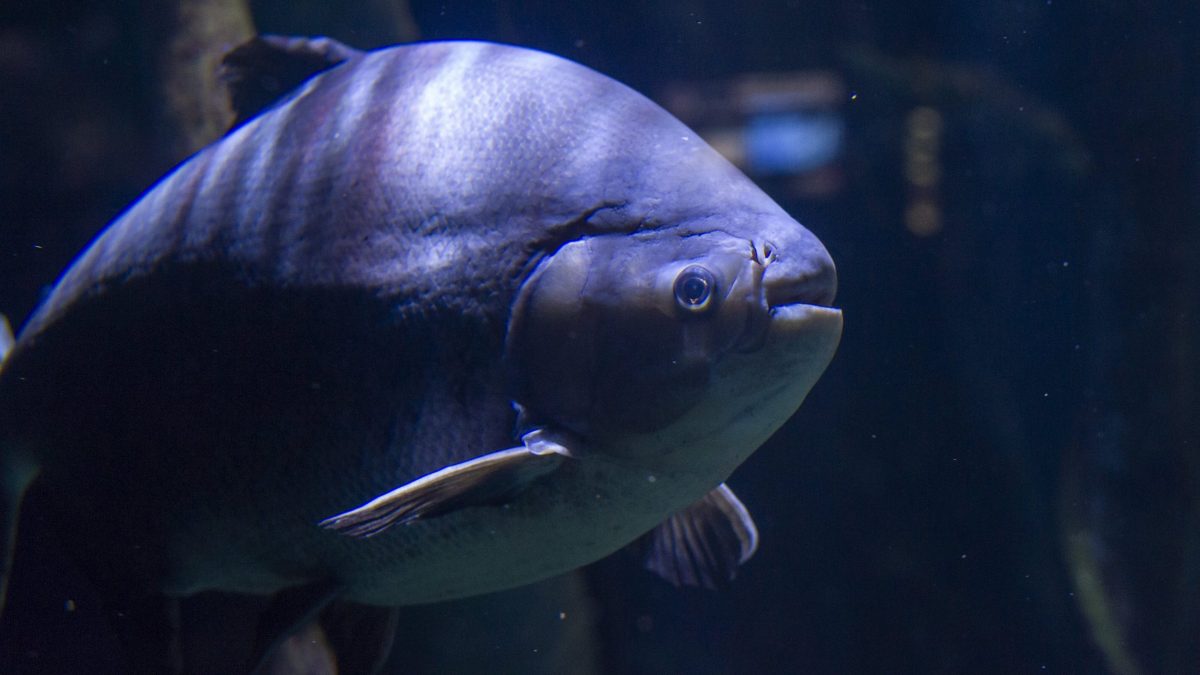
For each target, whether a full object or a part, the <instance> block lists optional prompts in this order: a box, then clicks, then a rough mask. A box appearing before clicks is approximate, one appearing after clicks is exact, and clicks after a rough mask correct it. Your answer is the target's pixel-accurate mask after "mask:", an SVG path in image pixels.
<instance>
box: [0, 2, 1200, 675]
mask: <svg viewBox="0 0 1200 675" xmlns="http://www.w3.org/2000/svg"><path fill="white" fill-rule="evenodd" d="M187 4H188V3H174V2H162V3H153V2H109V3H96V2H82V1H76V2H69V1H65V0H46V1H45V2H37V3H35V2H8V3H4V5H3V6H0V92H2V93H0V312H3V313H5V314H7V315H8V316H9V317H10V318H13V319H14V320H15V321H19V319H20V318H21V317H24V316H26V315H27V314H28V313H29V312H30V311H31V310H32V308H33V307H34V305H35V304H36V303H37V301H38V299H39V297H40V295H41V293H42V292H43V291H44V289H45V288H46V287H47V285H48V284H50V283H52V281H53V280H54V278H55V277H56V275H57V274H58V272H59V271H61V269H62V268H63V267H64V266H65V265H66V264H67V262H68V261H69V260H70V259H71V258H72V256H73V255H74V254H75V253H76V252H77V251H78V250H80V249H81V248H82V247H83V246H84V245H85V244H86V242H87V241H88V240H89V239H90V238H91V237H92V236H93V235H94V234H95V233H96V232H97V231H98V230H99V229H100V228H101V227H102V226H103V225H104V224H105V223H106V222H107V221H109V220H110V219H111V218H112V217H113V216H115V215H116V214H117V213H118V212H119V211H120V210H121V209H122V208H123V207H124V206H125V205H126V204H127V203H129V202H130V201H132V200H133V199H135V198H136V197H137V196H138V195H139V194H140V193H141V192H142V191H143V190H144V189H145V188H147V187H148V186H149V185H151V184H152V183H153V181H154V180H156V179H157V178H158V177H159V176H160V175H161V174H162V173H163V172H165V171H166V170H167V169H168V168H169V167H170V166H172V165H173V164H175V163H177V162H178V161H180V160H181V159H182V158H183V157H185V156H186V154H187V153H188V147H187V143H186V142H185V141H181V140H180V139H181V131H180V124H179V121H178V115H177V114H176V113H172V112H171V111H170V110H168V109H167V106H166V105H165V104H164V93H163V79H164V72H165V71H164V68H166V67H167V66H168V65H169V64H170V62H171V59H172V58H176V59H177V58H182V57H179V56H178V55H177V56H175V57H172V56H171V55H170V54H171V53H170V51H169V49H167V47H166V45H167V44H168V41H169V39H170V37H171V36H172V35H174V34H175V31H176V30H177V24H175V23H173V21H175V20H176V19H177V15H176V14H175V13H174V12H176V11H177V7H178V6H185V5H187ZM238 4H240V3H235V2H228V3H225V5H228V6H235V5H238ZM250 5H251V9H252V10H253V21H254V23H255V25H256V26H257V28H258V29H259V30H261V31H263V32H277V33H287V34H310V35H312V34H327V35H332V36H334V37H337V38H339V39H341V40H343V41H346V42H348V43H350V44H352V45H355V46H359V47H374V46H379V45H383V44H389V43H393V42H397V41H404V40H411V39H414V38H416V37H420V38H422V39H437V38H450V37H469V38H481V39H491V40H499V41H505V42H511V43H516V44H520V45H525V46H531V47H536V48H539V49H543V50H546V51H550V52H553V53H556V54H560V55H563V56H566V57H568V58H571V59H574V60H577V61H580V62H582V63H584V64H586V65H589V66H591V67H593V68H596V69H597V70H600V71H601V72H604V73H606V74H608V75H610V76H612V77H615V78H616V79H619V80H621V81H624V82H626V83H628V84H630V85H631V86H633V87H634V88H636V89H638V90H640V91H642V92H644V93H647V94H648V95H650V96H651V97H652V98H656V99H658V100H659V101H660V102H664V103H667V104H670V102H671V101H674V100H677V99H676V98H673V97H674V96H675V95H676V94H678V93H679V92H680V91H682V92H684V93H685V94H686V93H687V92H693V93H694V92H705V91H729V87H736V83H738V82H746V81H747V80H746V78H748V77H750V78H753V77H756V76H761V75H762V74H764V73H765V74H771V73H774V74H776V75H779V74H786V75H789V76H793V77H797V78H799V80H797V81H798V82H801V84H799V85H796V87H799V88H800V89H801V90H804V91H813V90H816V91H819V92H823V93H821V94H820V95H814V96H815V99H814V100H815V103H814V102H813V100H808V102H807V103H803V104H802V107H804V106H807V108H805V109H804V110H803V111H802V112H803V115H802V116H801V118H800V119H801V122H803V123H804V124H802V125H801V127H800V129H801V131H803V132H804V133H808V134H810V135H811V134H813V133H816V132H815V131H814V129H816V130H820V129H824V130H825V131H826V132H828V133H827V135H829V134H832V135H831V136H830V137H829V138H825V140H826V141H828V142H829V143H832V144H833V147H834V152H833V154H832V155H828V156H823V157H819V158H816V159H813V158H812V157H810V158H809V159H811V160H812V162H810V163H808V164H805V165H804V166H803V167H801V168H799V169H796V167H792V168H793V169H796V170H788V169H786V168H785V169H782V170H781V169H779V168H778V167H775V168H774V169H772V168H770V167H765V168H763V167H760V168H762V170H761V171H759V172H758V173H757V174H755V173H754V172H753V171H752V176H753V177H755V178H756V179H758V180H760V182H761V183H762V184H763V185H764V187H766V188H767V189H768V191H770V192H772V194H773V195H774V196H776V197H777V199H779V201H780V202H781V203H782V204H783V205H784V206H785V208H787V209H788V210H789V211H790V212H791V213H792V214H793V215H795V216H796V217H797V218H798V219H799V220H800V221H801V222H803V223H805V224H806V225H807V226H808V227H809V228H810V229H812V230H813V231H814V232H815V233H816V234H817V235H818V236H819V237H821V239H822V240H823V241H824V242H825V243H826V245H827V246H828V248H829V249H830V251H831V252H832V254H833V256H834V259H835V260H836V261H837V263H838V266H839V273H840V280H841V286H840V293H839V297H838V304H839V305H840V306H841V307H843V308H844V310H845V315H846V331H845V337H844V339H843V342H842V346H841V348H840V351H839V354H838V356H837V358H836V359H835V360H834V363H833V365H832V366H831V367H830V369H829V371H828V373H827V374H826V375H825V377H824V378H823V379H822V380H821V381H820V382H819V383H818V385H817V387H816V388H815V390H814V391H813V393H812V395H811V396H810V397H809V400H808V401H807V402H806V404H805V406H804V407H803V408H802V409H801V411H800V413H799V414H798V415H797V416H796V418H795V419H793V420H792V421H791V422H790V423H789V424H788V425H787V426H786V427H784V429H783V430H782V431H781V432H780V433H779V434H778V435H777V436H776V437H775V438H774V439H772V440H771V441H770V442H769V443H768V444H767V445H766V446H764V447H763V448H762V449H760V450H759V451H758V452H757V453H756V454H755V455H754V456H753V457H752V458H751V459H750V460H749V461H748V462H747V463H746V465H745V466H743V467H742V468H741V469H740V470H739V471H738V473H737V474H735V475H734V477H733V479H732V480H731V481H730V483H731V485H732V486H733V487H734V488H735V489H736V490H737V492H738V494H739V495H740V496H741V497H742V499H743V501H745V503H746V505H747V506H748V507H749V509H750V510H751V512H752V513H753V514H754V516H755V519H756V520H757V522H758V525H759V529H760V532H761V535H762V545H761V547H760V549H759V551H758V553H757V555H756V557H755V558H754V559H753V560H752V561H751V562H750V563H749V564H748V565H747V566H746V567H744V568H743V571H742V574H741V576H740V577H739V579H738V580H737V582H736V583H735V584H734V585H733V587H732V588H731V589H729V590H727V591H724V592H721V593H708V592H701V591H689V590H676V589H673V588H671V587H669V586H667V585H666V584H664V583H662V582H660V581H659V580H657V579H656V578H654V577H652V576H650V575H649V574H646V573H644V572H643V571H641V570H640V569H639V568H638V566H637V564H636V563H635V561H634V560H633V559H632V558H631V557H626V556H622V555H617V556H614V557H613V558H611V559H608V560H605V561H602V562H600V563H598V564H596V565H594V566H592V567H591V568H589V569H588V570H586V571H585V572H584V573H583V574H582V575H577V576H575V577H572V578H571V579H570V580H569V581H566V582H563V583H564V584H565V585H564V586H550V587H545V588H542V589H535V590H530V591H520V592H516V593H510V594H506V595H504V596H501V597H499V598H484V599H479V600H476V601H471V602H466V603H455V604H450V605H446V606H442V607H431V608H422V609H416V610H413V611H412V613H411V614H410V615H409V616H407V617H406V618H405V619H404V628H402V634H401V637H400V640H399V644H398V647H397V654H396V657H395V658H394V659H393V661H394V664H395V665H396V667H397V672H399V668H401V667H403V668H404V669H405V672H456V671H461V672H536V671H537V670H539V669H540V670H544V671H545V672H613V673H662V672H681V673H682V672H688V673H737V672H767V673H775V672H779V673H783V672H814V673H845V672H863V673H876V672H889V673H902V672H919V673H920V672H974V673H984V672H996V673H1040V672H1051V673H1064V672H1066V673H1103V672H1115V673H1160V672H1161V673H1182V672H1200V614H1198V611H1197V610H1198V609H1200V433H1198V432H1200V428H1198V427H1200V421H1198V420H1200V416H1198V414H1197V402H1198V400H1197V385H1198V379H1197V376H1198V375H1200V369H1198V367H1197V359H1198V358H1200V355H1198V346H1200V345H1198V338H1200V283H1197V282H1198V276H1200V222H1198V220H1200V219H1198V217H1197V213H1198V209H1200V135H1198V134H1197V130H1198V129H1200V69H1198V67H1197V63H1198V59H1200V9H1198V7H1200V6H1198V5H1197V4H1196V3H1192V2H1183V1H1182V0H1181V1H1179V2H1164V1H1155V0H1150V1H1148V2H1140V3H1129V2H1111V1H1100V2H1091V3H1086V4H1080V3H1068V2H1058V1H1051V0H1042V1H1036V2H1035V1H1032V0H1005V1H987V2H978V3H963V2H928V3H910V2H882V1H871V2H847V1H845V0H808V1H804V2H799V1H783V0H761V1H758V2H745V3H730V2H718V1H716V0H683V1H679V2H628V1H614V2H595V1H584V0H554V1H547V0H535V1H532V2H515V1H491V2H488V1H485V2H465V1H461V0H460V1H457V2H425V1H421V0H413V1H412V2H409V3H403V2H382V1H376V2H346V3H326V2H320V1H317V0H308V1H305V2H285V1H283V0H261V1H258V2H253V3H250ZM164 64H165V65H164ZM813 78H816V80H814V79H813ZM822 78H825V79H822ZM814 81H819V82H827V83H828V82H832V83H833V84H832V85H829V86H825V87H824V88H822V87H820V86H816V85H813V84H812V82H814ZM805 82H807V83H808V84H803V83H805ZM805 87H808V89H805ZM783 90H788V88H787V87H784V88H783ZM830 92H833V93H832V94H831V93H830ZM802 98H803V97H802ZM806 100H807V99H806ZM677 112H678V113H679V114H680V115H681V116H682V117H683V118H684V121H686V122H688V123H689V124H693V125H694V126H696V128H697V129H698V130H700V131H701V133H702V134H703V133H704V132H705V129H706V127H707V126H713V128H717V127H721V126H722V125H723V126H724V128H726V129H728V128H737V129H743V130H745V129H752V128H755V124H758V123H761V122H763V118H762V117H761V116H760V117H755V114H756V113H755V110H750V111H749V112H747V111H746V110H741V112H740V113H739V114H738V115H733V116H732V117H730V116H729V115H725V117H722V116H721V115H720V114H716V113H712V112H711V111H709V112H705V111H703V110H701V111H699V112H697V111H694V110H693V111H691V112H692V113H693V115H692V116H691V117H689V116H688V114H686V113H687V112H688V110H687V109H677ZM758 112H760V113H761V112H763V111H762V110H759V111H758ZM767 112H771V111H769V110H768V111H767ZM785 118H786V116H785ZM818 118H819V119H820V120H824V121H825V122H831V123H832V126H829V125H825V126H821V125H820V124H817V125H813V124H810V123H811V122H812V121H813V120H814V119H818ZM787 119H791V118H787ZM768 121H769V120H768ZM731 125H732V127H731ZM739 125H740V126H739ZM805 125H807V126H805ZM830 129H832V130H833V131H832V132H831V131H830ZM806 138H807V137H806ZM830 138H832V140H830ZM770 145H771V144H770V142H769V141H768V146H770ZM922 172H923V173H922ZM931 172H932V173H931ZM931 176H932V178H931ZM81 349H86V345H81ZM32 509H33V511H34V512H33V513H32V514H28V515H27V521H29V522H32V523H37V522H38V518H39V516H38V514H37V512H36V505H34V506H33V507H32ZM37 530H38V528H37V527H36V525H27V526H26V527H25V530H24V532H25V533H31V532H35V531H37ZM68 544H69V543H68V542H60V541H57V540H55V539H54V538H53V536H52V535H49V534H40V535H30V539H29V540H28V543H27V542H26V541H23V542H22V545H23V547H24V548H22V549H21V550H20V552H19V554H18V561H17V572H16V577H15V581H14V583H15V584H16V586H15V587H14V588H13V589H12V592H11V596H12V597H11V606H10V608H9V613H8V616H6V617H5V620H4V622H3V623H2V624H0V663H2V664H7V665H5V666H3V667H4V668H6V672H7V669H11V670H13V672H20V671H25V672H119V671H120V670H121V668H122V665H121V663H122V662H121V661H120V656H119V655H118V653H117V651H116V650H117V646H116V641H115V638H114V637H113V635H112V633H111V630H110V629H109V628H108V627H107V623H106V622H105V620H104V616H103V613H102V612H101V611H100V610H99V609H98V608H97V607H96V603H95V601H94V596H93V595H91V594H90V591H89V589H88V587H87V583H86V581H84V580H82V579H80V578H79V577H78V575H76V574H75V573H74V572H73V571H72V568H71V566H70V564H69V562H68V561H67V560H65V559H64V557H63V556H62V555H61V554H60V551H61V547H62V546H64V545H68ZM68 600H70V601H71V605H70V606H68V605H67V601H68ZM560 611H561V612H562V614H563V615H565V616H564V617H560V616H559V612H560ZM570 622H574V623H573V624H571V625H572V629H571V630H570V631H565V630H563V628H562V626H563V625H564V624H568V623H570ZM228 629H229V631H231V632H230V635H229V636H226V637H228V638H229V639H230V640H233V639H234V636H233V635H232V632H233V631H235V630H237V627H236V626H232V625H231V626H229V628H228ZM568 633H570V634H569V635H568ZM219 642H220V636H217V639H216V643H217V644H219Z"/></svg>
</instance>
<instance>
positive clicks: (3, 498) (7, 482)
mask: <svg viewBox="0 0 1200 675" xmlns="http://www.w3.org/2000/svg"><path fill="white" fill-rule="evenodd" d="M13 342H14V340H13V334H12V329H11V328H10V327H9V325H8V319H7V318H5V316H4V315H3V314H0V367H3V365H4V359H5V357H7V356H8V353H9V352H10V351H12V346H13ZM37 473H38V470H37V466H36V464H34V463H33V462H32V461H29V460H28V459H26V458H25V457H23V456H22V455H21V453H19V452H18V451H17V448H16V447H15V446H14V445H13V444H12V443H11V442H10V441H9V440H8V439H6V438H4V430H3V429H0V615H3V613H4V600H5V598H6V597H7V595H8V579H9V577H10V576H12V566H13V554H14V552H15V551H16V546H17V522H18V521H19V520H20V519H21V501H22V500H23V499H24V498H25V491H26V490H28V489H29V485H30V484H31V483H32V482H33V479H34V478H36V477H37Z"/></svg>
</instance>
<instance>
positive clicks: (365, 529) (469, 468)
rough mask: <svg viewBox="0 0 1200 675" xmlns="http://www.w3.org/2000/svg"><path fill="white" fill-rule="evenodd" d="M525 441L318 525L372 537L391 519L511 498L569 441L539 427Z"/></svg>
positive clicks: (552, 465) (556, 459)
mask: <svg viewBox="0 0 1200 675" xmlns="http://www.w3.org/2000/svg"><path fill="white" fill-rule="evenodd" d="M522 440H523V441H524V443H525V444H524V445H523V446H519V447H516V448H509V449H508V450H499V451H497V452H492V453H488V454H486V455H483V456H481V457H476V458H475V459H472V460H468V461H466V462H460V463H458V464H453V465H451V466H448V467H446V468H444V469H441V470H440V471H435V472H433V473H431V474H429V475H427V476H422V477H421V478H418V479H416V480H414V481H412V482H411V483H406V484H404V485H401V486H400V487H398V488H396V489H395V490H392V491H391V492H388V493H385V494H383V495H380V496H379V497H376V498H375V499H372V500H371V501H369V502H367V503H366V504H363V505H362V506H359V507H358V508H356V509H352V510H350V511H347V512H345V513H341V514H338V515H336V516H333V517H332V518H327V519H325V520H323V521H321V527H326V528H329V529H332V530H337V531H338V532H341V533H343V534H348V535H350V536H353V537H371V536H374V535H376V534H379V533H380V532H383V531H384V530H386V529H388V528H389V527H392V526H393V525H403V524H405V523H411V522H413V521H415V520H417V519H418V518H434V517H436V516H440V515H444V514H446V513H450V512H452V511H457V510H458V509H462V508H467V507H471V506H486V505H489V504H498V503H503V502H505V501H508V500H511V499H512V498H513V497H515V496H517V495H518V494H520V493H521V492H522V491H524V490H525V489H526V488H528V487H529V486H530V485H531V484H533V482H534V481H536V480H537V479H539V478H541V477H542V476H544V475H546V474H548V473H550V472H552V471H554V470H555V469H557V468H558V467H559V465H560V464H561V463H562V461H563V460H564V459H566V458H568V457H571V456H572V455H571V451H570V450H569V449H568V448H567V446H565V445H563V444H562V443H560V442H558V441H557V440H554V439H553V438H552V437H551V436H550V435H549V434H547V433H546V432H545V431H544V430H542V429H537V430H534V431H531V432H529V433H527V434H525V435H524V436H523V437H522Z"/></svg>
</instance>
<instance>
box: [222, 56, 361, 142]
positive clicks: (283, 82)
mask: <svg viewBox="0 0 1200 675" xmlns="http://www.w3.org/2000/svg"><path fill="white" fill-rule="evenodd" d="M362 53H363V52H361V51H359V50H357V49H354V48H353V47H348V46H346V45H344V44H342V43H341V42H338V41H337V40H333V39H330V38H325V37H322V38H303V37H285V36H282V35H260V36H258V37H255V38H252V39H250V40H248V41H246V42H244V43H242V44H241V45H239V46H237V47H234V48H233V50H231V51H230V52H229V53H228V54H226V55H225V58H224V59H222V60H221V79H222V80H223V81H224V82H225V86H226V87H227V88H228V89H229V99H230V102H231V104H232V106H233V112H234V114H235V115H236V119H235V120H234V123H233V126H234V127H236V126H238V125H240V124H241V123H242V122H245V121H246V120H248V119H250V118H251V117H254V116H255V115H257V114H258V113H259V112H261V111H262V110H264V109H265V108H267V107H268V106H270V105H272V104H273V103H275V102H276V101H278V100H280V99H281V98H283V97H284V95H286V94H287V93H288V92H290V91H292V90H293V89H295V88H296V87H299V86H300V85H301V84H303V83H304V81H305V80H307V79H308V78H310V77H312V76H313V75H316V74H317V73H319V72H321V71H324V70H328V69H330V68H332V67H334V66H336V65H338V64H339V63H342V62H343V61H347V60H349V59H352V58H355V57H357V56H361V55H362Z"/></svg>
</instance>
